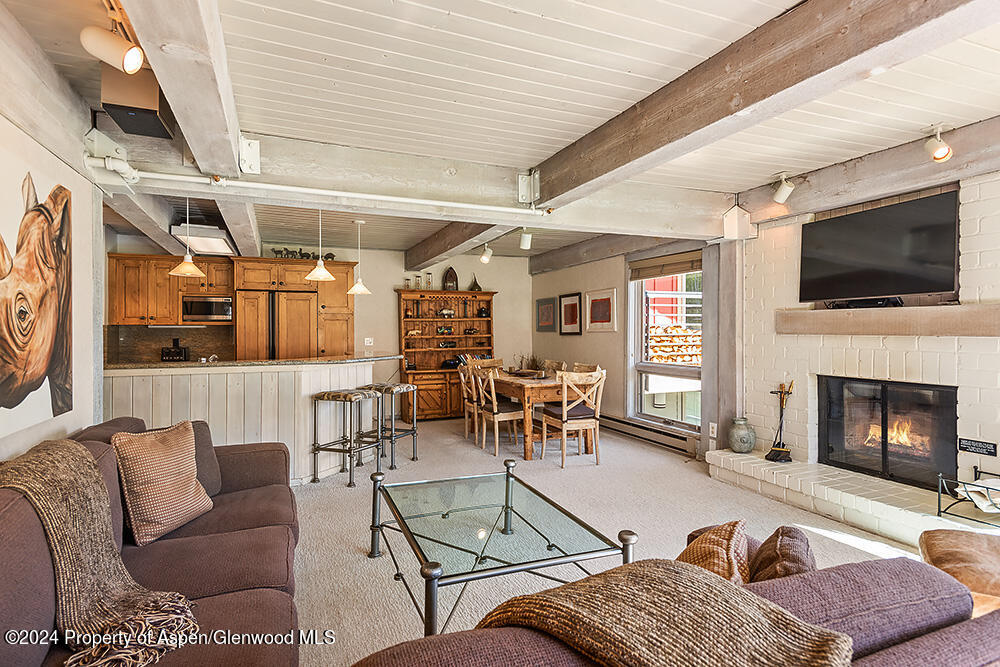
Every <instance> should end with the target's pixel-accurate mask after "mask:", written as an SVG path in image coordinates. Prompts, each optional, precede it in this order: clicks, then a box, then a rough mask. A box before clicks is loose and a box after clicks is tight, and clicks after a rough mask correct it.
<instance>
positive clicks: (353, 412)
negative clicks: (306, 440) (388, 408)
mask: <svg viewBox="0 0 1000 667" xmlns="http://www.w3.org/2000/svg"><path fill="white" fill-rule="evenodd" d="M368 401H372V403H371V406H372V418H373V420H375V419H377V420H379V421H378V423H377V424H373V427H372V428H371V429H368V430H365V429H362V428H361V414H362V409H363V407H364V406H365V405H366V404H367V402H368ZM323 402H332V403H339V404H340V406H341V414H342V415H343V428H344V432H343V435H341V436H340V437H339V438H337V439H336V440H331V441H330V442H320V438H319V404H320V403H323ZM334 410H336V407H334ZM381 415H382V393H381V392H378V391H372V390H371V389H366V388H363V387H362V388H359V389H340V390H336V391H321V392H320V393H318V394H315V395H314V396H313V446H312V459H313V460H312V463H313V475H312V481H313V482H318V481H319V453H320V452H339V453H340V455H341V463H340V472H345V471H346V472H347V473H348V481H347V486H354V468H355V467H360V466H362V465H364V462H363V461H362V459H361V455H362V454H363V453H364V452H366V451H367V450H369V449H374V450H376V451H375V465H376V468H377V469H378V471H379V472H381V471H382V460H381V454H382V422H381ZM355 459H356V461H355Z"/></svg>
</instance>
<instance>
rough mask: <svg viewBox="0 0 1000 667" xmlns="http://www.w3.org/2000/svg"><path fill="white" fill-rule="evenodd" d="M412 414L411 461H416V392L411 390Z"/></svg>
mask: <svg viewBox="0 0 1000 667" xmlns="http://www.w3.org/2000/svg"><path fill="white" fill-rule="evenodd" d="M412 393H413V412H411V413H410V418H411V419H412V420H413V423H412V427H413V458H412V459H410V460H411V461H416V460H417V390H416V389H414V390H413V392H412Z"/></svg>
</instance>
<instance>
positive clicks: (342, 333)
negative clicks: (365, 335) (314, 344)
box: [318, 313, 354, 356]
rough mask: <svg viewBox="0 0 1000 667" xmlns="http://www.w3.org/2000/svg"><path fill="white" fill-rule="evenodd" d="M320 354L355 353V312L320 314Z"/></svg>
mask: <svg viewBox="0 0 1000 667" xmlns="http://www.w3.org/2000/svg"><path fill="white" fill-rule="evenodd" d="M318 345H319V355H320V356H325V355H339V354H354V314H353V313H330V314H323V315H320V316H319V339H318Z"/></svg>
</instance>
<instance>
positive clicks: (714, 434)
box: [708, 422, 719, 438]
mask: <svg viewBox="0 0 1000 667" xmlns="http://www.w3.org/2000/svg"><path fill="white" fill-rule="evenodd" d="M708 437H710V438H718V437H719V425H718V424H716V423H715V422H708Z"/></svg>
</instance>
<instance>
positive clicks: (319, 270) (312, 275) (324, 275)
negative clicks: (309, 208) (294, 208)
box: [306, 209, 336, 283]
mask: <svg viewBox="0 0 1000 667" xmlns="http://www.w3.org/2000/svg"><path fill="white" fill-rule="evenodd" d="M306 280H315V281H316V282H326V283H328V282H330V281H331V280H336V278H334V277H333V274H332V273H330V272H329V271H327V269H326V267H325V266H323V209H319V259H317V260H316V266H315V267H314V268H313V270H312V271H310V272H309V273H308V274H307V275H306Z"/></svg>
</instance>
